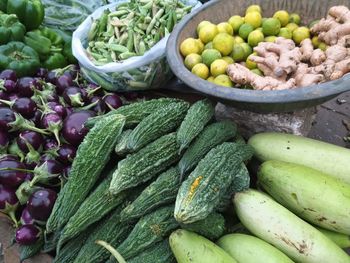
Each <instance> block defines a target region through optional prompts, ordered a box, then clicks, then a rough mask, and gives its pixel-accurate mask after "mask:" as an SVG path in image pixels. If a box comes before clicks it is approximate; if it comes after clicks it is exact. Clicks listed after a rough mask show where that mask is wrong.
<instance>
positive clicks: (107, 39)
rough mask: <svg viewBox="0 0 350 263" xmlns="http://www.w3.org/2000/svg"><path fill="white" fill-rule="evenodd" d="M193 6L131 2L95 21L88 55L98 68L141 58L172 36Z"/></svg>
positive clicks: (164, 0)
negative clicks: (175, 28) (164, 39)
mask: <svg viewBox="0 0 350 263" xmlns="http://www.w3.org/2000/svg"><path fill="white" fill-rule="evenodd" d="M191 9H192V6H186V5H185V4H183V3H182V2H181V1H178V0H130V1H129V2H125V3H122V4H120V5H118V6H117V8H116V11H110V10H108V9H107V10H105V11H104V13H103V14H102V16H101V17H100V18H99V19H96V20H94V21H93V23H92V26H91V28H90V31H89V34H88V47H87V53H88V56H89V58H90V59H91V60H92V61H93V62H94V64H95V65H104V64H106V63H110V62H117V61H121V60H124V59H127V58H130V57H133V56H141V55H143V54H144V53H145V52H146V51H147V50H149V49H150V48H152V47H153V46H154V45H155V44H156V43H157V42H159V40H161V39H162V38H163V37H165V36H166V35H168V34H170V32H171V31H172V30H173V28H174V26H175V24H176V23H177V22H178V21H179V20H181V18H182V17H183V16H185V15H186V14H187V13H189V12H190V11H191Z"/></svg>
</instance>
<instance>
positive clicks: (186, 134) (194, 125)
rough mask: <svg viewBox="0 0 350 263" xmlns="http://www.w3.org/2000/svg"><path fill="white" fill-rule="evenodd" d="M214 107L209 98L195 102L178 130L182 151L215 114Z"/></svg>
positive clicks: (178, 139) (178, 140)
mask: <svg viewBox="0 0 350 263" xmlns="http://www.w3.org/2000/svg"><path fill="white" fill-rule="evenodd" d="M214 111H215V110H214V107H213V105H212V104H211V102H210V101H209V100H208V99H205V100H200V101H197V102H196V103H194V104H193V105H192V106H191V107H190V109H189V110H188V111H187V114H186V117H185V119H184V120H183V122H182V123H181V125H180V128H179V130H178V132H177V142H178V143H179V145H180V152H182V151H183V150H184V149H186V148H187V147H188V146H189V145H190V143H191V142H192V141H193V139H194V138H196V137H197V136H198V134H199V133H200V132H201V131H202V130H203V129H204V127H205V125H207V123H208V122H209V121H210V120H211V118H212V117H213V116H214Z"/></svg>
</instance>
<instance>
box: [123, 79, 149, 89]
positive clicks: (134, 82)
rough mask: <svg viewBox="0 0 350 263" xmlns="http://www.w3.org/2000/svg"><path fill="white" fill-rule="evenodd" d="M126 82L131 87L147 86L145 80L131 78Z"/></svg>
mask: <svg viewBox="0 0 350 263" xmlns="http://www.w3.org/2000/svg"><path fill="white" fill-rule="evenodd" d="M127 84H128V85H129V86H130V87H133V88H144V89H146V88H148V86H149V85H148V83H146V82H142V81H133V80H129V81H127Z"/></svg>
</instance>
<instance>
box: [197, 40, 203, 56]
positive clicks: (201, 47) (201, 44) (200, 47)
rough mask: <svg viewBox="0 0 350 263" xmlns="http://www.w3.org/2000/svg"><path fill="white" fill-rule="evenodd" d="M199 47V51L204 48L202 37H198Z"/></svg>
mask: <svg viewBox="0 0 350 263" xmlns="http://www.w3.org/2000/svg"><path fill="white" fill-rule="evenodd" d="M196 40H197V43H198V47H199V53H202V52H203V50H204V44H203V42H202V41H201V40H200V39H196Z"/></svg>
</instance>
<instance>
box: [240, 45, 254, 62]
mask: <svg viewBox="0 0 350 263" xmlns="http://www.w3.org/2000/svg"><path fill="white" fill-rule="evenodd" d="M239 45H240V46H241V47H242V48H243V50H244V58H243V60H246V59H247V57H248V56H249V55H250V54H252V53H253V48H252V47H251V46H250V45H249V44H248V43H241V44H239Z"/></svg>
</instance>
